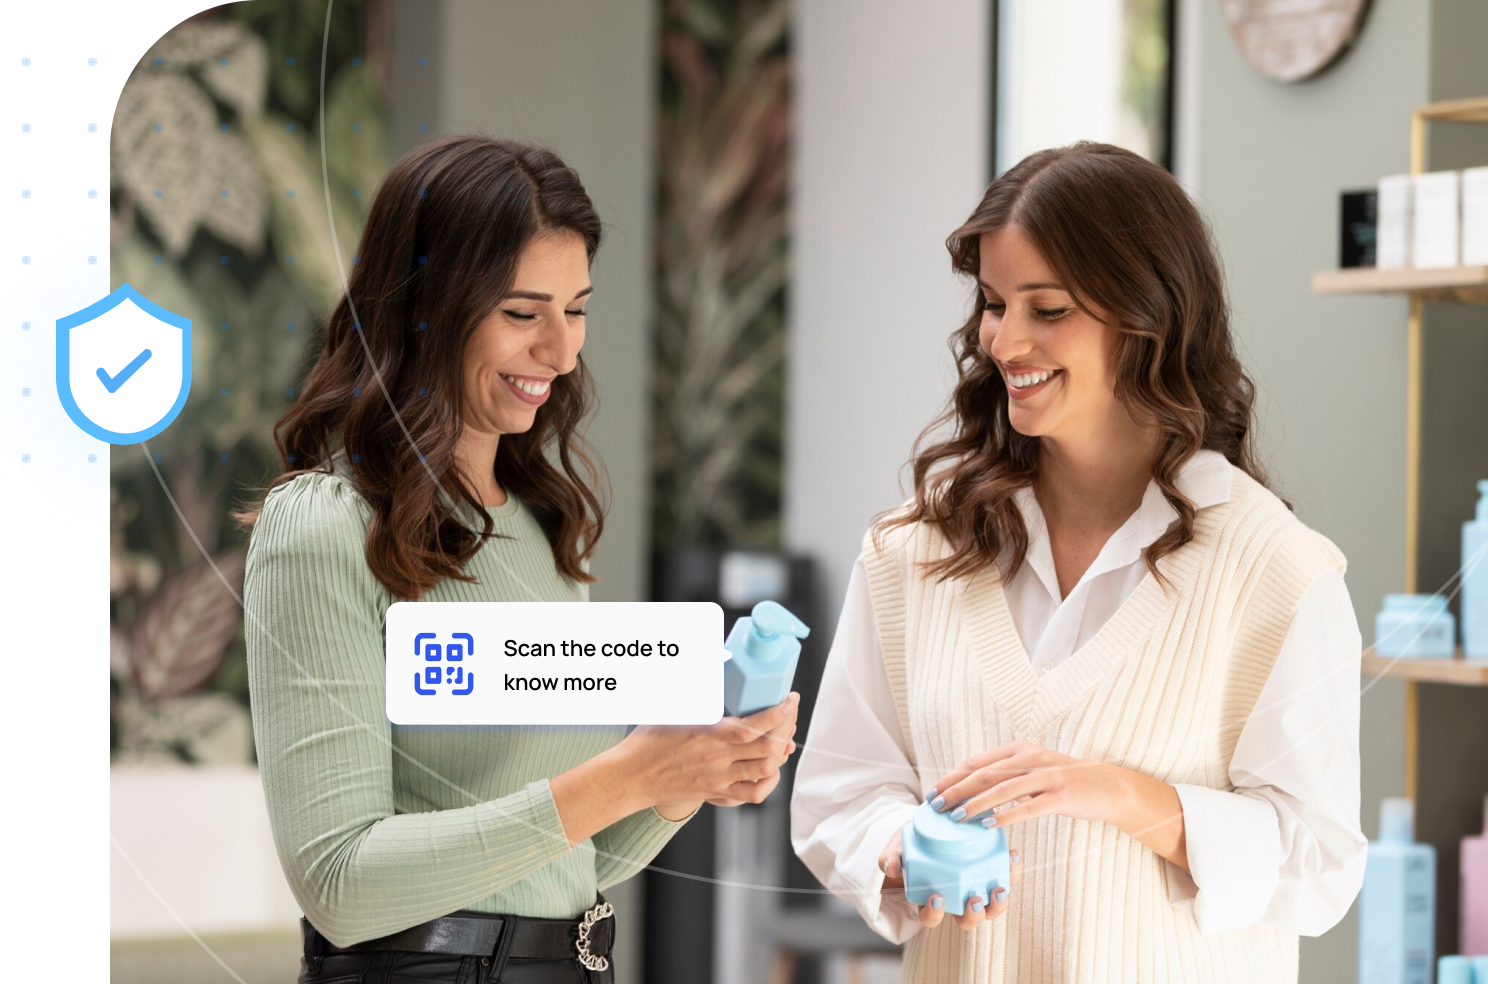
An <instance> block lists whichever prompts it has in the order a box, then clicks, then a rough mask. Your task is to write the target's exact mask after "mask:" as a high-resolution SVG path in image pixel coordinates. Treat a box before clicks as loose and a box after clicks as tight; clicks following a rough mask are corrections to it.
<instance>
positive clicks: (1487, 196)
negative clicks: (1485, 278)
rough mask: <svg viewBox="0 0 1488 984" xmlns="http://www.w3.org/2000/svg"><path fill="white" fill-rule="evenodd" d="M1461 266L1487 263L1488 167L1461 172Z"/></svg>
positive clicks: (1472, 168)
mask: <svg viewBox="0 0 1488 984" xmlns="http://www.w3.org/2000/svg"><path fill="white" fill-rule="evenodd" d="M1462 265H1463V266H1488V167H1470V168H1468V169H1467V170H1465V171H1463V172H1462Z"/></svg>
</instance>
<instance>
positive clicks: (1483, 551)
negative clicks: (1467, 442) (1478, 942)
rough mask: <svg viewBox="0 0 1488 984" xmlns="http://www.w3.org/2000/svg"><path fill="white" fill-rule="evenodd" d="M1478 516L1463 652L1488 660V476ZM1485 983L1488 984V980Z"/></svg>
mask: <svg viewBox="0 0 1488 984" xmlns="http://www.w3.org/2000/svg"><path fill="white" fill-rule="evenodd" d="M1478 495H1479V496H1480V497H1481V498H1479V499H1478V515H1477V518H1475V519H1470V520H1468V521H1467V522H1465V523H1463V524H1462V566H1463V568H1464V570H1465V569H1466V567H1467V565H1468V564H1472V563H1474V562H1475V561H1474V558H1476V564H1477V566H1476V567H1474V568H1473V569H1472V570H1471V571H1466V570H1465V573H1464V574H1463V575H1462V655H1464V656H1466V657H1467V658H1468V659H1488V479H1484V480H1483V481H1481V482H1479V483H1478ZM1484 984H1488V981H1485V982H1484Z"/></svg>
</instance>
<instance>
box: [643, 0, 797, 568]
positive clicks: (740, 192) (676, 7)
mask: <svg viewBox="0 0 1488 984" xmlns="http://www.w3.org/2000/svg"><path fill="white" fill-rule="evenodd" d="M789 10H790V8H789V7H788V6H787V4H786V3H785V2H784V0H769V2H737V3H725V2H721V0H671V2H669V3H667V4H666V7H665V14H664V23H663V30H662V45H661V47H662V70H663V75H662V86H661V93H662V105H661V107H660V114H659V141H658V161H657V167H658V179H659V189H658V191H659V194H658V216H657V220H658V221H657V246H656V249H657V253H656V267H655V270H656V292H657V325H656V336H655V353H654V368H653V384H652V397H653V413H652V431H653V433H652V449H653V450H652V454H653V458H652V476H653V490H654V499H653V516H652V531H653V539H654V543H655V545H656V546H658V547H669V546H678V545H694V544H698V545H748V546H759V547H773V546H776V545H777V544H778V541H779V535H780V531H779V513H780V457H781V430H782V414H783V397H784V371H783V369H784V354H785V341H786V339H785V330H784V320H785V287H786V281H787V278H788V275H789V256H788V245H789V240H788V216H787V198H786V190H787V172H788V150H789V133H790V71H789V63H788V61H787V58H786V31H787V28H788V26H789Z"/></svg>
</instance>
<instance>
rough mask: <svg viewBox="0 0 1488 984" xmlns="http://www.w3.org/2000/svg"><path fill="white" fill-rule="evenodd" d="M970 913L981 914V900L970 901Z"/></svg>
mask: <svg viewBox="0 0 1488 984" xmlns="http://www.w3.org/2000/svg"><path fill="white" fill-rule="evenodd" d="M971 911H972V912H981V911H982V900H981V899H972V900H971Z"/></svg>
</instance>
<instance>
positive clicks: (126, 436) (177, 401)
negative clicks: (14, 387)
mask: <svg viewBox="0 0 1488 984" xmlns="http://www.w3.org/2000/svg"><path fill="white" fill-rule="evenodd" d="M190 391H191V319H189V318H183V317H181V316H180V315H179V314H173V313H171V312H170V311H167V310H166V309H165V308H163V307H161V306H160V305H158V304H156V303H154V302H153V301H151V300H149V299H148V298H147V297H145V296H144V295H143V294H141V293H140V292H139V291H137V290H135V289H134V288H133V287H131V286H129V285H128V284H123V285H121V286H120V287H119V289H118V290H116V291H114V292H113V293H112V294H110V295H108V296H107V297H105V298H102V299H101V300H98V301H95V302H94V303H92V304H89V305H88V306H87V307H85V308H83V309H82V310H81V311H78V312H76V313H75V314H69V315H68V316H67V317H65V318H58V319H57V395H58V396H60V397H61V398H62V408H63V409H64V410H66V411H67V415H68V416H69V417H71V418H72V420H73V423H75V424H77V425H78V426H79V427H81V428H82V429H83V430H84V431H86V432H87V433H88V434H91V435H92V436H93V437H96V438H98V439H99V440H100V441H107V442H108V443H110V444H135V443H137V442H139V441H147V440H149V439H150V438H152V437H154V436H155V435H156V434H159V433H160V432H161V431H163V430H165V428H166V427H167V426H168V425H169V424H170V422H171V421H172V420H175V419H176V414H178V413H180V412H181V407H183V406H185V405H186V395H187V394H188V393H189V392H190Z"/></svg>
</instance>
